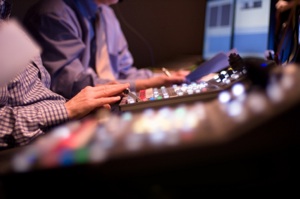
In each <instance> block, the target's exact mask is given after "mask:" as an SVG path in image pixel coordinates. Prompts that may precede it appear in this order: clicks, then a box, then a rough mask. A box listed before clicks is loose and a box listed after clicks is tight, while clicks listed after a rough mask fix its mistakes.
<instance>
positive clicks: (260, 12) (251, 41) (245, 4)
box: [232, 0, 273, 57]
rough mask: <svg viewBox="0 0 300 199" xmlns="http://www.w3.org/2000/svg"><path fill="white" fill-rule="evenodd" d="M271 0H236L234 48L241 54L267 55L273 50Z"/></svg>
mask: <svg viewBox="0 0 300 199" xmlns="http://www.w3.org/2000/svg"><path fill="white" fill-rule="evenodd" d="M272 6H273V5H272V4H271V0H236V4H235V12H234V23H233V27H234V28H233V37H232V39H233V41H232V45H233V46H232V48H235V49H236V50H237V52H238V53H239V54H240V55H241V56H258V57H265V52H266V50H271V49H270V48H271V47H270V45H271V43H270V42H271V41H270V36H271V35H270V31H271V9H272Z"/></svg>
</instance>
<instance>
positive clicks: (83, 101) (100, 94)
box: [65, 83, 129, 119]
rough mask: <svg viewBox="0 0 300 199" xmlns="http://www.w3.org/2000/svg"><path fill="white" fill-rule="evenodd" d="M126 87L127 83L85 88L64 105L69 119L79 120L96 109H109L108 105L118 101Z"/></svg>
mask: <svg viewBox="0 0 300 199" xmlns="http://www.w3.org/2000/svg"><path fill="white" fill-rule="evenodd" d="M128 87H129V84H128V83H126V84H111V85H98V86H95V87H91V86H87V87H85V88H84V89H82V90H81V91H80V92H79V93H78V94H77V95H75V96H74V97H73V98H71V99H70V100H69V101H67V102H66V103H65V107H66V109H67V113H68V116H69V119H80V118H82V117H84V116H86V115H87V114H89V113H90V112H92V111H94V110H95V109H98V108H110V105H109V104H112V103H115V102H117V101H119V100H120V99H121V96H120V95H121V93H122V91H123V90H124V89H126V88H128Z"/></svg>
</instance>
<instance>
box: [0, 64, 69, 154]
mask: <svg viewBox="0 0 300 199" xmlns="http://www.w3.org/2000/svg"><path fill="white" fill-rule="evenodd" d="M49 86H50V76H49V74H48V72H47V71H46V69H45V68H44V67H43V66H42V65H41V60H40V59H39V58H37V59H35V60H34V62H32V63H30V64H29V65H28V67H27V68H26V70H25V71H24V72H22V73H21V74H19V75H18V76H17V77H16V78H15V79H14V80H12V81H11V82H10V83H9V84H8V85H7V86H6V87H2V88H0V117H1V119H0V123H1V125H0V149H5V148H10V147H16V146H23V145H26V144H29V143H30V142H31V141H33V140H34V139H35V138H37V137H38V136H39V135H42V134H44V133H45V132H47V131H49V129H50V128H52V127H54V126H56V125H59V124H61V123H63V122H66V121H67V120H68V116H67V111H66V108H65V105H64V104H65V99H64V98H63V97H62V96H60V95H58V94H56V93H54V92H52V91H51V90H50V89H49Z"/></svg>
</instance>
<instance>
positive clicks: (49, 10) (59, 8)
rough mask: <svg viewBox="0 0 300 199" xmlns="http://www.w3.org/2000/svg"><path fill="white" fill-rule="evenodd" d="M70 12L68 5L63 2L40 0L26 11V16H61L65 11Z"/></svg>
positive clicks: (59, 0) (61, 0)
mask: <svg viewBox="0 0 300 199" xmlns="http://www.w3.org/2000/svg"><path fill="white" fill-rule="evenodd" d="M70 10H72V9H71V8H70V6H69V5H68V4H66V2H65V1H63V0H51V1H49V0H40V1H38V2H37V3H36V4H34V5H33V6H31V7H30V8H29V10H28V14H35V15H40V16H41V15H48V14H53V13H54V14H55V13H57V14H58V13H60V14H61V15H62V14H63V13H65V12H66V11H70Z"/></svg>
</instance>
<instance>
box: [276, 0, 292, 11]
mask: <svg viewBox="0 0 300 199" xmlns="http://www.w3.org/2000/svg"><path fill="white" fill-rule="evenodd" d="M293 5H294V4H293V1H291V2H288V1H284V0H279V1H278V2H277V3H276V5H275V7H276V9H277V10H278V11H279V12H284V11H286V10H288V9H290V8H292V7H293Z"/></svg>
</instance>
